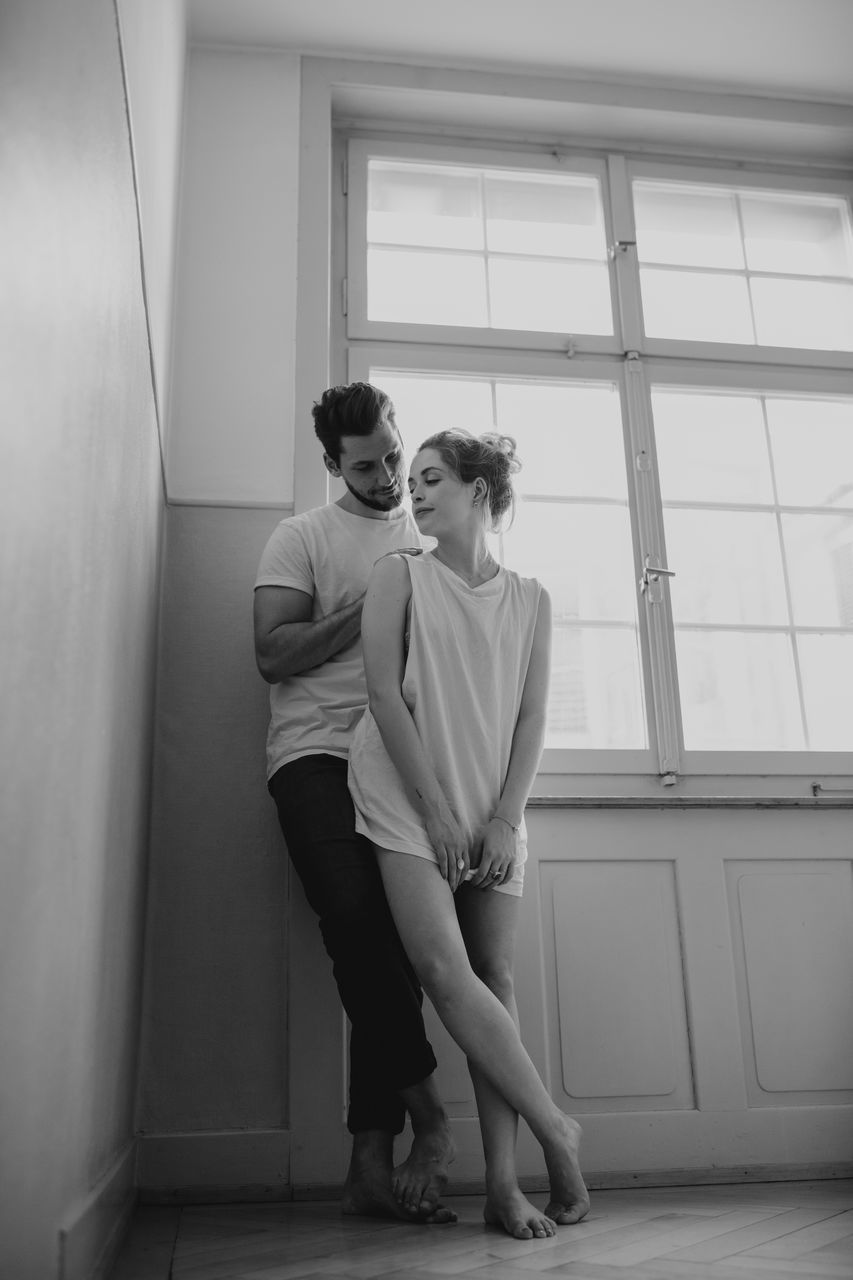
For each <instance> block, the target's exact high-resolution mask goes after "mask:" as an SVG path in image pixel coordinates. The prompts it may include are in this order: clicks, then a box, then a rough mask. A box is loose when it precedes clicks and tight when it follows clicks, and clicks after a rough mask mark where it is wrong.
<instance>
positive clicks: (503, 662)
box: [349, 552, 541, 859]
mask: <svg viewBox="0 0 853 1280" xmlns="http://www.w3.org/2000/svg"><path fill="white" fill-rule="evenodd" d="M407 562H408V566H409V573H410V576H411V582H412V603H411V616H410V629H409V648H408V655H407V658H406V668H405V675H404V678H403V685H402V692H403V698H404V700H405V703H406V705H407V707H408V708H409V710H410V711H411V713H412V717H413V718H414V721H415V725H416V726H417V729H418V734H419V736H420V739H421V742H422V743H423V745H424V749H425V750H426V753H427V756H428V758H429V759H430V761H431V762H432V765H433V768H434V769H435V772H436V774H437V776H438V780H439V783H440V784H441V788H442V791H443V792H444V795H445V796H446V797H447V800H448V802H449V803H450V806H451V808H452V809H453V811H454V813H455V814H456V817H457V819H458V821H459V822H460V824H461V825H462V827H463V829H464V830H465V831H466V833H467V834H468V835H469V836H470V837H472V838H473V836H474V835H475V833H476V832H477V831H478V830H479V829H480V828H481V827H483V826H485V824H486V823H487V822H488V821H489V819H490V818H491V816H492V815H493V813H494V812H495V809H496V808H497V805H498V801H499V800H500V796H501V792H502V790H503V786H504V781H505V778H506V772H507V768H508V766H509V758H510V749H511V747H512V738H513V734H514V732H515V726H516V723H517V720H518V713H519V708H520V705H521V695H522V692H523V689H524V682H525V679H526V677H527V669H528V665H529V662H530V653H531V649H532V647H533V633H534V630H535V627H536V617H537V612H538V608H539V595H540V592H541V587H540V584H539V583H538V582H537V581H536V579H535V578H521V577H519V575H518V574H517V573H514V572H513V571H512V570H509V569H505V568H500V569H499V570H498V573H497V574H496V576H495V577H494V578H491V579H490V580H489V581H488V582H485V583H483V584H482V585H481V586H478V587H469V586H468V585H467V583H465V582H463V580H462V579H461V578H460V577H458V576H457V574H455V573H454V572H453V571H452V570H451V569H449V568H448V567H447V566H446V565H445V564H442V562H441V561H440V560H437V559H436V558H435V556H434V555H433V554H432V553H431V552H426V553H425V554H423V555H421V556H416V557H407ZM349 785H350V791H351V792H352V797H353V801H354V803H355V809H356V830H357V831H360V832H361V833H362V834H363V835H366V836H367V837H368V838H369V839H370V840H372V841H373V842H374V844H377V845H379V846H381V847H382V848H385V849H395V850H398V851H399V852H401V853H414V854H418V855H419V856H421V857H424V856H426V857H433V856H434V855H433V853H432V850H431V848H430V844H429V841H428V840H427V835H426V831H425V830H424V825H423V822H422V820H421V817H420V815H419V813H418V812H417V810H416V809H415V807H414V805H413V804H412V803H411V801H410V800H409V797H408V795H407V794H406V790H405V788H404V786H403V783H402V780H401V778H400V776H399V774H398V773H397V770H396V769H395V767H394V764H393V762H392V760H391V759H390V757H389V756H388V753H387V751H386V750H385V746H384V744H383V742H382V738H381V735H380V733H379V729H378V727H377V725H376V721H375V720H374V719H373V716H372V715H371V713H370V709H369V708H368V710H367V711H365V713H364V716H363V717H362V719H361V720H360V721H359V724H358V726H357V727H356V730H355V735H354V737H353V742H352V746H351V749H350V768H349ZM525 854H526V833H525V828H524V824H523V823H522V827H521V830H520V832H519V847H518V853H517V857H518V858H519V859H520V858H522V857H523V856H525Z"/></svg>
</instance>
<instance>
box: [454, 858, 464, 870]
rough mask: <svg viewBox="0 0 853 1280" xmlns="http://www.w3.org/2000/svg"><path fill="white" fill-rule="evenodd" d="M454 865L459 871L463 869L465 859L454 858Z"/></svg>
mask: <svg viewBox="0 0 853 1280" xmlns="http://www.w3.org/2000/svg"><path fill="white" fill-rule="evenodd" d="M456 866H457V867H458V869H459V870H460V871H461V870H462V869H463V867H464V866H465V859H464V858H457V859H456Z"/></svg>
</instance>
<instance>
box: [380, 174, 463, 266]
mask: <svg viewBox="0 0 853 1280" xmlns="http://www.w3.org/2000/svg"><path fill="white" fill-rule="evenodd" d="M367 175H368V176H367V239H368V241H369V242H370V243H371V244H408V245H430V246H432V247H434V248H439V249H482V248H483V207H482V199H481V194H480V177H479V174H478V173H476V172H475V171H471V170H465V169H457V168H455V167H445V168H442V167H441V166H440V165H429V166H425V165H409V164H398V163H393V164H390V163H386V162H384V161H381V160H371V161H370V164H369V165H368V171H367Z"/></svg>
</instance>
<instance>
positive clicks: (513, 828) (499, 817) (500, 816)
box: [492, 813, 520, 835]
mask: <svg viewBox="0 0 853 1280" xmlns="http://www.w3.org/2000/svg"><path fill="white" fill-rule="evenodd" d="M495 818H497V820H498V822H505V823H506V825H507V826H508V827H509V828H510V830H511V831H514V832H515V834H516V835H518V827H517V826H516V824H515V823H514V822H510V820H509V818H505V817H504V816H503V814H500V813H493V814H492V820H493V821H494V819H495ZM519 825H520V824H519Z"/></svg>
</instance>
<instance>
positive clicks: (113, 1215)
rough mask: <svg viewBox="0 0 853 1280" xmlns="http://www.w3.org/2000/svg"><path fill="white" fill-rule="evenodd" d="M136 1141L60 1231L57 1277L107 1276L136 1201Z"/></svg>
mask: <svg viewBox="0 0 853 1280" xmlns="http://www.w3.org/2000/svg"><path fill="white" fill-rule="evenodd" d="M135 1169H136V1141H135V1140H134V1141H132V1142H130V1143H129V1144H128V1146H127V1147H126V1148H125V1150H124V1151H123V1152H122V1154H121V1155H120V1156H119V1158H118V1159H117V1160H116V1162H115V1163H114V1164H113V1166H112V1168H111V1169H110V1170H109V1171H108V1172H107V1173H106V1174H105V1176H104V1177H103V1178H102V1179H101V1180H100V1182H99V1183H98V1185H97V1186H96V1187H94V1188H93V1190H92V1191H90V1192H89V1194H88V1195H87V1196H86V1198H85V1200H84V1201H83V1202H82V1203H81V1204H79V1205H77V1206H75V1208H74V1209H73V1210H72V1211H71V1213H70V1214H69V1215H68V1217H67V1219H66V1222H65V1223H64V1225H63V1226H62V1227H61V1228H60V1231H59V1277H60V1280H107V1277H108V1276H109V1273H110V1271H111V1270H112V1267H113V1263H114V1262H115V1260H116V1257H117V1256H118V1252H119V1250H120V1248H121V1246H122V1244H123V1242H124V1238H125V1235H126V1234H127V1231H128V1228H129V1227H130V1220H131V1217H132V1216H133V1209H134V1206H135V1204H136V1187H135Z"/></svg>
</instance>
